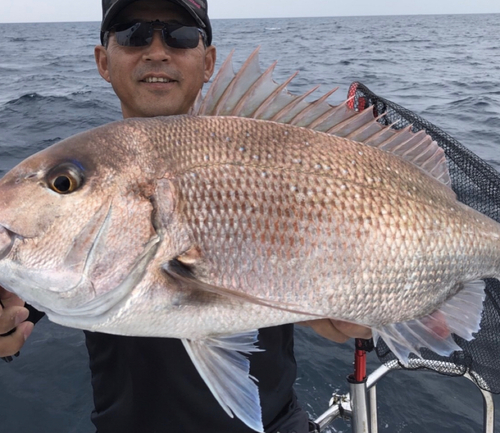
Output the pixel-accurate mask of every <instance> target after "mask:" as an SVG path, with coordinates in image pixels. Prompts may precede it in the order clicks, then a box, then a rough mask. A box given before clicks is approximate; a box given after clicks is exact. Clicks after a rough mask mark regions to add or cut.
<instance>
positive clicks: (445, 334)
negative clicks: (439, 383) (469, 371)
mask: <svg viewBox="0 0 500 433" xmlns="http://www.w3.org/2000/svg"><path fill="white" fill-rule="evenodd" d="M484 287H485V283H484V281H473V282H468V283H466V284H464V288H463V289H462V290H461V291H460V292H458V293H457V294H456V295H455V296H453V297H452V298H450V299H448V300H447V301H446V302H445V303H444V304H443V305H441V307H440V308H439V309H438V310H436V311H434V312H433V313H431V314H429V315H428V316H425V317H423V318H420V319H415V320H411V321H408V322H403V323H395V324H391V325H387V326H384V327H382V328H379V329H376V328H374V329H372V331H373V337H374V341H375V342H377V340H378V338H379V337H381V338H382V339H383V340H384V342H385V343H386V344H387V346H388V347H389V348H390V349H391V351H392V352H393V353H394V354H395V355H396V356H397V357H398V359H399V360H400V361H401V363H402V364H403V365H405V366H408V359H409V356H410V353H414V354H416V355H417V356H419V357H420V348H423V347H425V348H428V349H430V350H432V351H434V352H435V353H437V354H438V355H442V356H449V355H450V354H451V353H452V352H454V351H456V350H461V348H460V346H458V345H457V344H456V343H455V341H454V340H453V338H452V336H451V334H456V335H457V336H459V337H461V338H463V339H465V340H467V341H470V340H472V339H473V338H474V336H473V334H474V333H476V332H478V331H479V329H480V323H481V314H482V311H483V301H484V297H485V293H484Z"/></svg>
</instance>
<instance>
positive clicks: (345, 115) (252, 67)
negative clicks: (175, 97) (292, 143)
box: [190, 48, 451, 186]
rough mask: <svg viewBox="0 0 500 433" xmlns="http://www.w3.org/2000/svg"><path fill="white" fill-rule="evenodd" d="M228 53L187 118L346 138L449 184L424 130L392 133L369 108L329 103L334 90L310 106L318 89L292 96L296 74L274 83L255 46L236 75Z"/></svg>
mask: <svg viewBox="0 0 500 433" xmlns="http://www.w3.org/2000/svg"><path fill="white" fill-rule="evenodd" d="M233 53H234V51H232V52H231V53H230V54H229V56H228V58H227V59H226V61H225V62H224V63H223V65H222V66H221V68H220V70H219V72H218V74H217V76H216V77H215V79H214V80H213V82H212V84H211V86H210V87H209V89H208V91H207V93H206V95H205V97H202V96H201V94H200V95H198V98H197V100H196V102H195V104H194V105H193V108H192V110H191V112H190V114H193V115H198V116H240V117H250V118H256V119H262V120H272V121H275V122H280V123H286V124H291V125H296V126H301V127H305V128H310V129H314V130H316V131H320V132H326V133H328V134H333V135H337V136H340V137H345V138H349V139H351V140H354V141H358V142H361V143H364V144H366V145H369V146H373V147H377V148H379V149H382V150H384V151H387V152H391V153H394V154H395V155H398V156H400V157H402V158H404V159H406V160H407V161H409V162H411V163H413V164H415V165H417V166H418V167H420V168H421V169H422V170H424V171H425V172H427V173H428V174H430V175H431V176H433V177H435V178H436V179H438V180H439V181H441V182H442V183H444V184H445V185H448V186H450V185H451V179H450V175H449V172H448V167H447V165H446V157H445V154H444V151H443V149H442V148H441V147H439V145H438V144H437V143H436V142H435V141H434V140H432V138H431V137H430V136H429V135H428V134H426V133H425V132H424V131H420V132H418V133H414V132H413V131H412V128H411V127H406V128H403V129H399V130H397V129H394V128H393V125H389V126H385V125H382V124H381V123H380V122H379V119H380V118H381V117H383V115H382V116H379V117H376V116H375V114H374V110H373V107H368V108H367V109H365V110H363V111H356V110H354V109H353V108H350V106H352V105H354V104H352V102H351V103H349V101H351V99H348V100H346V101H344V102H343V103H341V104H339V105H336V106H334V105H331V104H329V103H328V102H327V98H328V97H329V96H330V95H331V94H332V93H333V92H335V90H337V89H334V90H332V91H330V92H328V93H327V94H325V95H324V96H323V97H321V98H319V99H317V100H316V101H313V102H307V101H306V98H307V97H308V96H309V95H310V94H312V93H313V92H314V91H316V90H317V88H318V87H319V86H317V87H314V88H313V89H311V90H309V91H308V92H306V93H304V94H302V95H294V94H292V93H290V92H288V90H287V89H286V86H287V85H288V84H289V83H290V82H291V81H292V79H293V78H294V77H295V76H296V75H297V73H295V74H293V75H292V76H291V77H290V78H289V79H288V80H286V81H285V82H284V83H283V84H278V83H276V82H275V81H274V80H273V79H272V73H273V71H274V68H275V66H276V62H275V63H273V64H272V65H271V66H270V67H269V68H268V69H267V70H266V71H265V72H262V70H261V68H260V65H259V56H258V54H259V48H257V49H256V50H255V51H254V52H253V53H252V54H251V55H250V57H249V58H248V59H247V60H246V62H245V63H244V64H243V66H242V67H241V69H240V70H239V71H238V73H235V72H234V68H233V64H232V57H233Z"/></svg>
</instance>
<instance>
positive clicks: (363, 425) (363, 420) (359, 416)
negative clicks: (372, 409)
mask: <svg viewBox="0 0 500 433" xmlns="http://www.w3.org/2000/svg"><path fill="white" fill-rule="evenodd" d="M347 381H348V382H349V385H350V387H351V405H352V431H353V433H370V426H369V422H368V405H367V401H366V381H363V382H357V381H356V380H355V379H354V378H353V376H348V377H347Z"/></svg>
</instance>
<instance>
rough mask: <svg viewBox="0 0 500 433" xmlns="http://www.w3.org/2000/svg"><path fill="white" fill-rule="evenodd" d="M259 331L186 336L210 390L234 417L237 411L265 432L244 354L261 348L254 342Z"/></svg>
mask: <svg viewBox="0 0 500 433" xmlns="http://www.w3.org/2000/svg"><path fill="white" fill-rule="evenodd" d="M257 337H258V331H249V332H245V333H242V334H237V335H230V336H221V337H211V338H206V339H203V340H187V339H183V340H182V343H183V344H184V347H185V348H186V351H187V353H188V354H189V357H190V358H191V360H192V361H193V364H194V365H195V367H196V369H197V370H198V372H199V373H200V375H201V377H202V378H203V380H204V381H205V383H206V384H207V386H208V388H209V389H210V391H212V394H213V395H214V397H215V398H216V400H217V401H218V402H219V404H220V405H221V406H222V408H223V409H224V410H225V411H226V413H227V414H228V415H229V416H230V417H231V418H232V417H233V414H234V415H236V416H237V417H238V418H239V419H240V420H241V421H242V422H244V423H245V424H246V425H247V426H248V427H250V428H252V429H253V430H255V431H257V432H263V431H264V426H263V424H262V410H261V407H260V397H259V389H258V387H257V385H256V383H255V382H256V381H257V380H256V379H255V378H254V377H252V376H251V375H250V361H249V360H248V358H247V357H246V356H245V354H250V353H252V352H260V351H262V349H259V348H258V347H257V346H256V345H255V343H256V342H257Z"/></svg>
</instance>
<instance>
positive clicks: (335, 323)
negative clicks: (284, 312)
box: [297, 319, 372, 343]
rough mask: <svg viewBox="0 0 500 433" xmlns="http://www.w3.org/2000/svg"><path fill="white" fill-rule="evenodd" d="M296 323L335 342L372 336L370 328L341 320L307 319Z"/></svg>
mask: <svg viewBox="0 0 500 433" xmlns="http://www.w3.org/2000/svg"><path fill="white" fill-rule="evenodd" d="M297 325H303V326H308V327H310V328H312V329H314V331H316V332H317V333H318V334H319V335H321V336H322V337H325V338H328V339H329V340H332V341H335V342H336V343H345V342H346V341H347V340H349V339H350V338H364V339H368V338H371V336H372V331H371V329H370V328H367V327H365V326H361V325H356V324H354V323H349V322H342V321H341V320H332V319H319V320H307V321H305V322H298V323H297Z"/></svg>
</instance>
